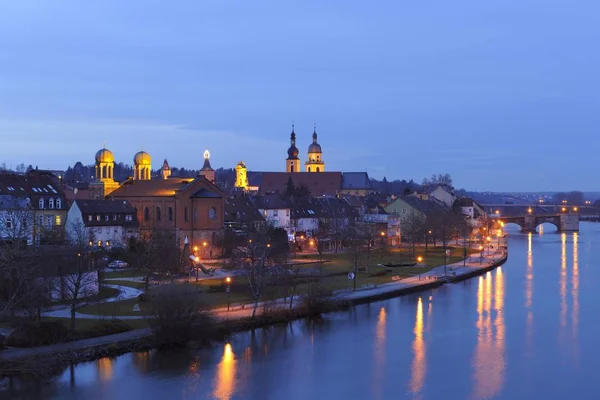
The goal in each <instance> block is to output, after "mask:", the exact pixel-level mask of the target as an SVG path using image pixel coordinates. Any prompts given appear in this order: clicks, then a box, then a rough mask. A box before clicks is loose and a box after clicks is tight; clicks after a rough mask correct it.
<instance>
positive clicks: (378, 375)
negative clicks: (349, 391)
mask: <svg viewBox="0 0 600 400" xmlns="http://www.w3.org/2000/svg"><path fill="white" fill-rule="evenodd" d="M386 324H387V312H386V311H385V307H381V308H380V309H379V314H378V316H377V327H376V334H375V335H376V336H375V369H374V374H375V377H374V379H373V397H375V398H382V393H381V388H382V387H383V385H384V373H385V335H386Z"/></svg>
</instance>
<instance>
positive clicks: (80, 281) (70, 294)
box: [53, 221, 99, 332]
mask: <svg viewBox="0 0 600 400" xmlns="http://www.w3.org/2000/svg"><path fill="white" fill-rule="evenodd" d="M70 232H71V233H70V240H71V243H72V248H71V249H72V252H70V253H69V254H64V255H63V257H60V258H59V259H58V261H57V264H58V265H57V269H58V271H57V272H58V276H57V277H56V278H54V279H53V282H54V285H53V291H54V293H55V294H56V296H57V297H58V298H60V299H61V300H63V301H66V302H67V304H68V305H69V309H70V314H71V332H75V317H76V312H77V309H78V308H79V307H82V306H84V305H85V304H88V303H89V301H90V300H89V298H90V297H92V296H94V295H95V294H97V293H98V289H99V280H98V271H97V270H96V269H95V268H94V265H93V262H92V253H91V251H90V250H91V249H90V247H89V245H88V243H89V240H90V231H89V230H87V229H86V228H85V226H84V224H83V222H82V221H78V222H72V223H71V226H70Z"/></svg>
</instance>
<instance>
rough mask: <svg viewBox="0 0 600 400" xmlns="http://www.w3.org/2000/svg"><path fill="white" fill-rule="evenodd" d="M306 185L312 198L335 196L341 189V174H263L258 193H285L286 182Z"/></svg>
mask: <svg viewBox="0 0 600 400" xmlns="http://www.w3.org/2000/svg"><path fill="white" fill-rule="evenodd" d="M290 177H291V178H292V182H293V183H294V186H300V185H306V187H308V189H309V190H310V193H311V194H312V195H313V196H321V195H327V196H335V195H336V194H337V193H338V192H339V191H340V188H341V187H342V173H341V172H263V174H262V182H261V185H260V193H261V194H264V193H281V194H283V193H285V191H286V188H287V184H288V180H289V179H290Z"/></svg>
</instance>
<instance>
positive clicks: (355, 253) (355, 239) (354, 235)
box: [344, 224, 365, 290]
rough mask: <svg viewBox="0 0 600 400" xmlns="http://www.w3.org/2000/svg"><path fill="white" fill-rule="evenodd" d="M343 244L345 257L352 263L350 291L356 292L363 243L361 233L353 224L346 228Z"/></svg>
mask: <svg viewBox="0 0 600 400" xmlns="http://www.w3.org/2000/svg"><path fill="white" fill-rule="evenodd" d="M344 239H345V242H346V244H347V248H348V250H347V255H348V258H349V260H350V262H351V263H352V268H353V274H354V279H353V280H352V281H353V282H352V290H356V281H357V280H358V266H359V264H360V262H361V261H362V260H363V257H364V255H363V245H364V242H365V239H364V236H363V233H362V232H361V230H360V229H359V228H358V227H357V226H356V225H354V224H352V225H350V226H348V229H347V230H346V233H345V235H344Z"/></svg>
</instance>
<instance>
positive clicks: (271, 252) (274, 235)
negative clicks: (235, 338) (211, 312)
mask: <svg viewBox="0 0 600 400" xmlns="http://www.w3.org/2000/svg"><path fill="white" fill-rule="evenodd" d="M280 231H281V230H279V229H273V228H272V227H269V226H267V227H264V228H262V229H260V230H257V231H255V232H253V233H252V234H251V235H249V239H248V242H247V243H246V244H245V245H244V246H240V247H239V248H238V249H236V252H235V266H236V268H237V269H239V270H240V271H242V274H243V275H244V276H245V277H246V280H247V282H248V287H249V289H250V293H251V295H252V299H253V300H254V307H253V310H252V317H253V318H254V317H255V316H256V310H257V308H258V303H259V301H260V299H261V297H262V295H263V294H264V292H265V289H266V287H267V286H268V285H269V283H270V282H271V281H272V280H273V279H274V278H275V277H276V276H277V275H279V274H280V273H281V268H280V267H279V268H278V267H277V266H275V265H274V263H275V262H277V261H279V262H281V261H282V257H284V256H285V254H286V253H289V247H288V244H287V236H286V235H285V231H284V232H283V234H284V236H283V237H282V235H281V233H280ZM284 242H285V243H284ZM286 248H287V250H286Z"/></svg>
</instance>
